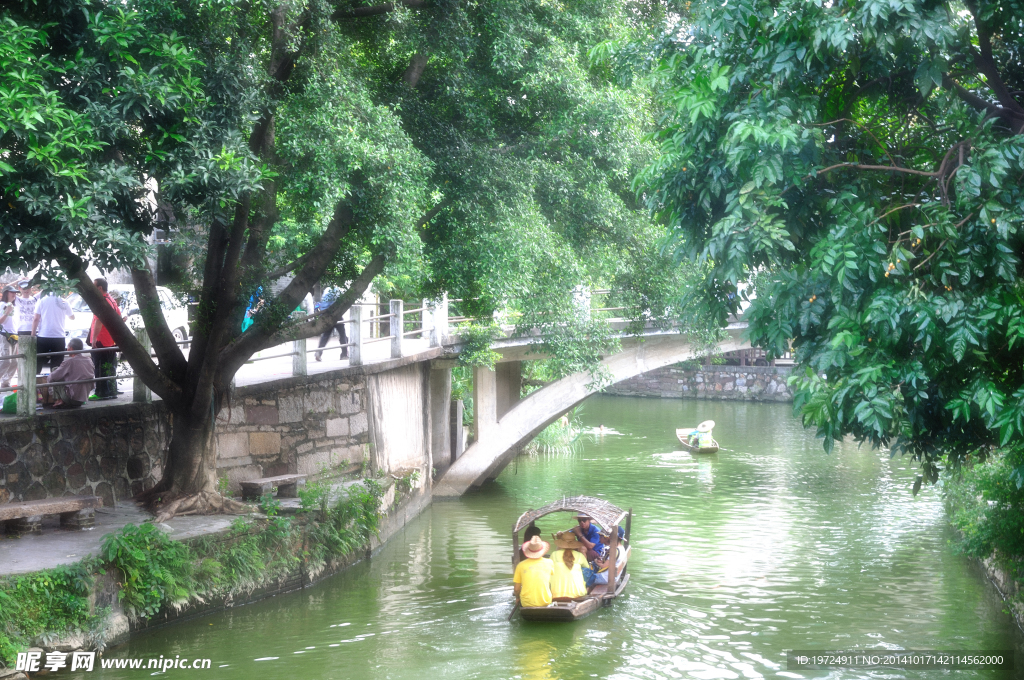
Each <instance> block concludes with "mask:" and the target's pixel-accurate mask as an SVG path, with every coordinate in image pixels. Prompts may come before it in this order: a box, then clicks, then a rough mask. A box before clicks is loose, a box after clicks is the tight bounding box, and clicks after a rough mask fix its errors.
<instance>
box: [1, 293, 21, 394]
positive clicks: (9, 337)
mask: <svg viewBox="0 0 1024 680" xmlns="http://www.w3.org/2000/svg"><path fill="white" fill-rule="evenodd" d="M17 297H18V288H17V287H16V286H7V287H6V288H4V292H3V293H2V294H0V335H3V338H0V389H5V390H6V389H8V388H9V387H10V386H11V379H12V378H14V377H15V376H16V375H18V360H17V359H5V358H4V357H9V356H12V355H14V354H17V345H18V341H17V340H15V338H16V337H17V336H18V329H17V327H16V326H15V325H14V315H15V313H16V310H15V308H14V300H15V298H17Z"/></svg>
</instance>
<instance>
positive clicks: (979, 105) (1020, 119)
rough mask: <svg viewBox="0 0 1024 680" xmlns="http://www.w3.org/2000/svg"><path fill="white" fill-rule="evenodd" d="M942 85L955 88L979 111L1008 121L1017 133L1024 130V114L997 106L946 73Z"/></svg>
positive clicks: (951, 88) (954, 89) (949, 88)
mask: <svg viewBox="0 0 1024 680" xmlns="http://www.w3.org/2000/svg"><path fill="white" fill-rule="evenodd" d="M942 86H943V87H944V88H946V89H947V90H953V91H954V92H956V94H957V96H958V97H960V99H963V100H964V101H965V102H967V103H968V104H970V105H971V106H972V107H974V108H975V109H977V110H978V111H984V112H986V113H988V114H989V115H991V116H997V117H999V118H1002V119H1003V120H1005V121H1007V122H1008V123H1009V124H1010V125H1011V126H1012V127H1013V128H1014V131H1015V132H1016V133H1017V134H1020V133H1021V132H1022V131H1024V114H1017V113H1016V112H1014V111H1011V110H1010V109H1007V108H1004V107H1002V106H996V105H995V104H993V103H992V102H989V101H986V100H984V99H982V98H981V97H979V96H978V95H976V94H974V93H973V92H970V91H969V90H967V88H965V87H963V86H962V85H960V83H958V82H956V81H955V80H953V79H952V78H950V77H949V76H948V75H947V74H945V73H944V74H942Z"/></svg>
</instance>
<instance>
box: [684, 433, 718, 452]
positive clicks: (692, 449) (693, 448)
mask: <svg viewBox="0 0 1024 680" xmlns="http://www.w3.org/2000/svg"><path fill="white" fill-rule="evenodd" d="M691 432H693V428H692V427H681V428H679V429H678V430H676V438H677V439H679V443H680V444H682V445H683V448H684V449H685V450H687V451H689V452H690V453H718V442H717V441H715V440H714V439H712V440H711V441H712V442H714V444H715V445H714V446H705V447H703V448H701V447H700V446H694V445H693V444H691V443H690V442H689V441H687V440H688V439H689V436H690V433H691Z"/></svg>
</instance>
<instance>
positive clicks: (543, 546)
mask: <svg viewBox="0 0 1024 680" xmlns="http://www.w3.org/2000/svg"><path fill="white" fill-rule="evenodd" d="M550 547H551V546H550V545H548V544H547V543H545V542H544V541H542V540H540V536H534V537H533V538H531V539H530V540H529V541H527V542H526V543H523V554H524V555H526V556H527V557H543V556H544V553H546V552H547V551H548V549H549V548H550Z"/></svg>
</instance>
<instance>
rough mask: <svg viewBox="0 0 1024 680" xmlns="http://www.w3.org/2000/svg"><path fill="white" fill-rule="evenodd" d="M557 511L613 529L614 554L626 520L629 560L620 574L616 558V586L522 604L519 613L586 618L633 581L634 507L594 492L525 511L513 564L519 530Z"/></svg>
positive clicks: (546, 617)
mask: <svg viewBox="0 0 1024 680" xmlns="http://www.w3.org/2000/svg"><path fill="white" fill-rule="evenodd" d="M553 512H575V513H585V514H587V515H590V516H591V517H592V518H593V521H594V522H595V523H597V525H598V526H600V527H601V528H602V529H606V530H608V531H610V532H611V534H612V542H611V546H610V548H611V550H610V553H611V554H612V555H615V554H616V553H617V547H618V542H619V540H618V537H619V525H620V524H623V523H625V524H624V531H625V534H624V536H623V540H624V541H625V542H626V562H625V564H623V565H622V573H621V574H618V575H616V573H615V564H614V561H613V563H612V565H611V566H610V567H609V569H608V571H609V574H608V582H609V583H617V585H616V586H615V587H614V589H613V590H610V589H609V588H610V586H609V585H607V584H599V585H596V586H594V587H593V588H591V589H590V592H589V593H587V595H586V596H585V597H579V598H576V599H574V600H567V601H563V602H559V601H557V600H556V601H555V602H552V603H551V604H550V605H548V606H547V607H522V608H521V609H520V610H519V613H520V615H521V616H522V617H523V619H524V620H526V621H576V620H578V619H582V618H583V617H584V616H587V615H588V614H592V613H594V612H595V611H597V610H598V609H600V608H601V607H602V606H603V605H606V604H611V601H612V600H614V599H615V598H616V597H618V596H619V595H621V594H622V591H623V590H625V589H626V584H627V583H629V574H627V573H626V569H627V568H628V567H629V556H630V552H631V551H632V548H631V547H630V546H629V530H630V528H631V526H630V525H631V524H632V523H633V510H632V508H631V509H629V510H622V509H620V508H617V507H615V506H614V505H612V504H611V503H609V502H608V501H604V500H601V499H600V498H591V497H590V496H576V497H574V498H563V499H562V500H560V501H557V502H555V503H552V504H550V505H545V506H544V507H543V508H539V509H537V510H527V511H526V512H524V513H523V514H522V515H521V516H520V517H519V520H518V521H517V522H516V524H515V526H514V527H512V545H513V552H512V562H513V566H515V564H517V563H518V562H519V532H520V531H522V530H524V529H526V527H528V526H530V524H531V523H533V522H535V521H537V520H538V519H540V518H541V517H543V516H545V515H550V514H551V513H553Z"/></svg>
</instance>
